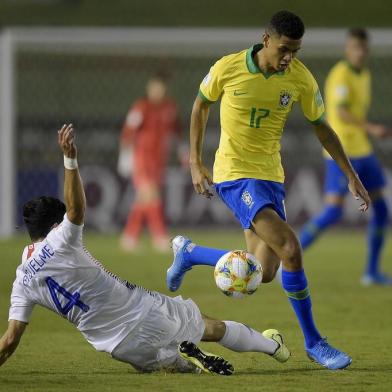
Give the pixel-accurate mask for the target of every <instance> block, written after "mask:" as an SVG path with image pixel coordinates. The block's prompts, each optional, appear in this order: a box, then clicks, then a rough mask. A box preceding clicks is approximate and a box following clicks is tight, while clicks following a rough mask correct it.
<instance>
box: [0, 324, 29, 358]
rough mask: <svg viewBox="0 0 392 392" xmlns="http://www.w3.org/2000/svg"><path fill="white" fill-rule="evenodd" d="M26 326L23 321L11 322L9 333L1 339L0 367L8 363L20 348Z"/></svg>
mask: <svg viewBox="0 0 392 392" xmlns="http://www.w3.org/2000/svg"><path fill="white" fill-rule="evenodd" d="M26 325H27V324H26V323H23V322H21V321H16V320H10V321H9V323H8V328H7V331H6V332H5V333H4V335H3V336H2V338H1V339H0V366H1V365H2V364H3V363H4V362H5V361H7V359H8V358H9V357H10V356H11V355H12V354H13V352H14V351H15V350H16V348H17V347H18V344H19V342H20V339H21V337H22V335H23V333H24V331H25V329H26Z"/></svg>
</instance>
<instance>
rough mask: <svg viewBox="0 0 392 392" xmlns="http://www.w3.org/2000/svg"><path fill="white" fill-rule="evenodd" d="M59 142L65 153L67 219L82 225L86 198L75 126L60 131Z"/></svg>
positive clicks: (64, 126)
mask: <svg viewBox="0 0 392 392" xmlns="http://www.w3.org/2000/svg"><path fill="white" fill-rule="evenodd" d="M58 142H59V145H60V148H61V149H62V151H63V153H64V167H65V169H64V200H65V205H66V207H67V217H68V219H69V220H70V221H71V222H72V223H73V224H75V225H79V226H80V225H82V224H83V221H84V212H85V210H86V196H85V194H84V189H83V183H82V179H81V177H80V174H79V169H78V163H77V150H76V145H75V134H74V130H73V125H72V124H68V125H63V127H62V128H61V129H60V130H59V131H58Z"/></svg>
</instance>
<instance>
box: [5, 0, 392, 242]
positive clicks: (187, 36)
mask: <svg viewBox="0 0 392 392" xmlns="http://www.w3.org/2000/svg"><path fill="white" fill-rule="evenodd" d="M280 3H281V4H280ZM365 3H366V2H364V3H363V4H365ZM111 4H112V5H111V6H110V7H105V6H103V3H102V2H97V1H35V2H34V4H32V2H29V1H23V0H20V1H18V2H11V1H3V2H2V3H1V4H0V23H1V24H3V26H4V29H3V32H2V41H3V45H2V46H3V53H4V47H5V46H6V45H7V44H4V42H5V41H7V43H8V45H10V44H9V42H11V41H12V44H11V46H12V49H11V51H12V52H13V57H12V60H11V61H12V65H11V67H12V80H13V87H11V95H9V94H8V93H4V92H5V86H4V84H6V83H7V80H9V78H8V79H7V76H5V78H6V80H4V76H3V78H2V81H3V89H2V97H3V104H4V103H5V105H6V109H5V110H6V113H5V115H8V114H9V111H8V112H7V110H8V109H7V108H8V106H7V105H9V102H10V101H12V102H13V107H14V116H13V118H12V119H11V120H10V121H11V122H12V126H11V127H12V128H13V138H14V141H13V145H14V149H13V151H14V153H15V155H14V158H13V160H14V164H13V165H12V170H13V173H12V174H11V175H10V176H12V178H14V179H15V181H14V182H11V183H5V184H11V185H9V186H6V185H3V187H2V188H3V192H8V189H7V188H10V187H11V189H15V198H16V199H17V203H16V204H15V203H14V202H13V199H12V203H11V204H12V205H15V207H16V208H15V211H14V212H13V214H14V216H15V219H14V220H13V222H15V224H20V223H21V217H20V209H21V205H22V204H23V203H24V202H25V201H26V200H27V199H29V198H31V197H34V196H38V195H41V194H42V193H45V192H46V193H48V192H49V193H50V194H52V195H55V196H56V195H58V194H61V192H62V190H61V182H62V178H61V170H60V172H59V170H58V169H59V166H60V167H61V165H60V162H59V157H58V154H57V146H56V145H54V144H53V143H52V137H51V135H53V131H54V130H55V129H57V127H58V125H59V124H60V123H63V122H67V121H72V122H73V123H74V124H75V125H76V128H77V132H78V140H79V145H80V149H81V152H82V154H83V155H82V157H81V163H82V168H83V176H84V180H85V183H86V190H87V196H88V203H89V210H88V211H89V212H88V216H87V223H88V226H89V227H90V228H94V229H96V230H99V231H103V232H116V231H118V230H119V229H120V227H121V226H122V224H123V222H124V219H125V216H126V212H127V209H128V206H129V202H130V201H131V200H132V197H133V190H132V187H130V186H128V182H127V181H124V180H122V179H121V178H119V177H118V175H117V174H116V162H117V154H118V138H119V133H120V131H121V127H122V123H123V121H124V118H125V114H126V112H127V109H128V107H129V105H130V104H131V103H132V102H133V101H134V100H135V99H136V98H138V97H140V96H141V95H142V94H143V93H144V86H145V83H146V80H147V78H148V77H149V76H151V75H152V74H154V73H157V72H161V73H162V72H163V73H165V74H167V76H168V77H169V83H170V93H171V95H172V96H173V97H174V98H175V100H176V101H177V103H178V105H179V108H180V112H181V117H182V122H183V129H184V135H185V138H187V134H188V124H189V117H190V111H191V107H192V102H193V99H194V97H195V94H196V92H197V90H198V85H199V83H200V80H201V79H202V78H203V76H204V75H205V74H206V73H207V72H208V69H209V67H210V66H211V65H212V64H213V63H214V62H215V61H216V59H217V58H219V57H220V56H222V55H224V54H226V53H230V52H233V51H238V50H241V49H243V48H245V47H248V46H250V45H251V44H252V43H254V42H255V41H256V40H257V39H258V38H259V36H260V34H261V31H262V26H263V23H264V22H265V18H266V15H270V13H272V12H273V9H277V8H279V7H280V6H282V7H283V6H290V7H291V9H293V10H294V11H298V12H300V13H301V15H303V18H304V20H305V23H306V25H307V27H308V28H309V31H308V34H307V36H306V39H308V40H309V39H312V41H311V42H309V43H307V41H306V40H305V43H304V49H303V50H302V53H301V55H300V58H301V59H302V60H303V61H304V62H305V63H306V64H307V65H308V66H309V67H310V69H311V70H312V72H313V73H314V74H315V76H316V78H317V80H318V81H319V84H320V87H321V88H322V87H323V84H324V80H325V76H326V74H327V72H328V70H329V69H330V67H331V66H332V65H333V64H334V63H335V62H336V61H337V60H338V59H339V58H340V56H341V54H342V44H343V39H344V30H342V29H336V28H337V27H338V26H340V27H342V26H343V25H346V26H353V25H366V26H371V27H375V28H376V29H373V30H372V31H373V38H375V37H376V39H373V46H374V48H373V56H372V58H371V62H370V66H371V68H372V71H373V74H374V82H373V91H374V93H373V105H372V108H371V113H370V118H372V119H373V120H376V121H380V122H385V123H386V124H391V122H392V121H391V115H390V113H391V111H390V104H389V103H390V102H392V90H391V89H390V88H389V87H388V85H389V83H390V75H391V71H392V65H391V59H392V50H390V49H391V45H392V30H391V31H389V30H387V29H385V28H386V27H388V23H389V22H388V21H387V20H385V19H383V18H384V15H386V13H387V10H388V7H387V6H386V5H385V3H383V2H373V3H372V4H373V5H375V4H377V5H378V6H377V7H374V6H373V7H371V8H369V7H365V6H363V7H362V5H363V4H362V3H361V4H360V5H357V4H355V2H344V3H342V2H336V1H332V2H329V3H328V4H325V9H323V12H322V15H320V13H319V12H315V7H314V6H311V2H308V1H299V2H295V4H294V3H293V2H290V1H288V2H284V1H281V2H277V3H276V4H275V3H274V5H273V6H272V5H271V4H270V3H269V2H256V1H247V6H246V7H243V8H240V9H238V7H237V6H236V4H237V2H234V1H215V2H214V3H213V6H212V3H211V4H210V3H208V2H205V1H201V2H198V3H197V6H196V5H195V4H193V3H190V4H189V7H186V9H185V8H184V6H182V5H181V2H179V1H174V0H173V1H163V2H151V1H147V2H125V1H115V2H112V3H111ZM354 4H355V13H352V12H349V10H351V9H352V6H354ZM361 7H362V8H361ZM259 9H260V10H259ZM150 10H154V11H153V12H151V11H150ZM174 10H176V12H174ZM221 10H224V15H223V14H222V12H221ZM174 14H175V15H174ZM190 15H192V17H190ZM259 15H260V17H259ZM343 15H344V18H343ZM259 19H260V20H259ZM72 25H77V26H78V27H77V28H75V27H71V26H72ZM143 25H144V28H143V27H142V28H140V27H141V26H143ZM203 25H205V27H200V26H203ZM26 26H29V27H26ZM43 26H45V28H43ZM48 26H50V27H49V28H48ZM56 26H57V27H56ZM103 26H105V27H103ZM120 26H121V27H120ZM135 26H139V28H135ZM145 26H151V27H149V28H146V27H145ZM158 26H159V27H158ZM162 26H164V27H162ZM228 26H233V27H232V28H228ZM165 27H166V28H165ZM245 27H246V28H245ZM250 27H251V28H250ZM312 28H313V29H312ZM330 28H334V30H331V29H330ZM377 28H378V29H377ZM380 28H383V29H382V30H380ZM378 36H381V37H382V38H383V39H381V40H380V39H377V37H378ZM10 37H11V38H10ZM4 58H6V56H4V55H3V56H2V59H3V60H4ZM0 64H2V65H0V68H1V67H3V68H5V65H4V61H2V63H0ZM3 75H5V73H4V71H3ZM7 94H8V95H7ZM3 113H4V110H3ZM3 117H5V116H4V115H3ZM3 140H5V139H3ZM218 141H219V108H218V105H215V107H214V108H213V110H212V115H211V116H210V120H209V123H208V130H207V134H206V149H205V159H206V161H207V163H208V164H209V165H210V166H211V163H212V161H213V156H214V151H215V149H216V147H217V145H218ZM5 144H6V142H3V148H7V147H6V146H5ZM375 145H376V148H377V150H378V153H379V155H380V157H381V160H382V161H383V163H384V164H385V165H386V167H387V172H388V174H389V171H388V167H391V163H392V154H391V152H392V141H391V140H387V141H383V142H382V143H380V142H379V141H376V142H375ZM2 158H3V159H5V155H4V154H3V155H2ZM283 159H284V163H285V168H286V175H287V181H286V185H287V200H286V206H287V211H288V216H289V219H290V221H291V222H292V223H293V224H295V225H298V224H301V223H303V222H304V221H305V219H307V218H308V217H309V216H310V215H312V214H314V213H315V212H317V211H318V210H319V209H320V208H321V202H322V199H321V184H322V174H323V162H322V159H320V147H319V145H318V143H317V141H316V139H315V137H314V136H313V134H312V131H311V127H310V126H309V124H307V123H306V121H305V119H304V117H303V115H302V114H301V112H300V111H299V110H298V108H297V110H295V112H294V114H293V115H292V116H291V117H290V118H289V121H288V123H287V126H286V131H285V136H284V139H283ZM2 168H3V169H2V170H3V171H2V173H3V174H2V176H3V178H4V177H5V176H8V175H9V174H4V165H3V166H2ZM0 177H1V175H0ZM6 189H7V190H6ZM1 194H2V193H1V192H0V195H1ZM3 195H4V193H3ZM8 195H9V192H8ZM309 195H312V196H311V197H309ZM387 198H388V199H389V200H390V201H391V202H392V191H391V188H389V189H388V194H387ZM0 199H1V196H0ZM2 205H3V206H4V203H2ZM10 208H11V207H7V208H6V209H5V212H4V209H3V210H0V211H2V212H3V214H9V213H10ZM165 211H166V216H167V220H168V222H169V224H170V225H171V226H172V227H174V226H179V225H180V226H194V225H197V224H202V225H217V226H219V225H222V224H227V225H231V226H233V227H237V226H236V223H235V221H234V219H233V217H232V215H231V214H230V212H228V211H227V210H226V208H225V207H224V206H223V204H222V203H221V202H220V201H219V200H214V201H213V202H212V203H211V202H208V201H207V200H202V199H201V198H198V197H197V196H196V195H195V194H193V192H192V187H191V184H190V176H189V173H187V172H184V171H183V170H181V169H179V168H178V166H176V165H175V162H174V161H172V162H171V165H170V168H169V170H168V174H167V180H166V184H165ZM0 215H1V214H0ZM364 220H366V216H363V215H362V216H361V214H358V212H357V211H356V205H355V204H354V203H348V208H347V210H346V212H345V223H346V224H349V225H358V224H362V223H363V222H364ZM0 221H2V220H1V219H0ZM3 222H4V221H3ZM8 226H10V225H8ZM0 232H2V233H3V234H7V233H8V234H10V230H8V232H7V229H6V228H4V223H3V225H2V230H0Z"/></svg>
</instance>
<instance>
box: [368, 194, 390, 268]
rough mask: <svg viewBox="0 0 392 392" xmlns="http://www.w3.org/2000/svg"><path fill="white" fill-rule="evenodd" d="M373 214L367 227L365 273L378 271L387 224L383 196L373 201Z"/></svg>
mask: <svg viewBox="0 0 392 392" xmlns="http://www.w3.org/2000/svg"><path fill="white" fill-rule="evenodd" d="M372 206H373V215H372V218H371V220H370V222H369V228H368V259H367V266H366V273H367V274H371V275H373V274H377V273H379V264H380V255H381V250H382V248H383V245H384V238H385V229H386V226H387V224H388V206H387V203H386V202H385V200H384V199H383V198H381V199H377V200H376V201H374V202H373V204H372Z"/></svg>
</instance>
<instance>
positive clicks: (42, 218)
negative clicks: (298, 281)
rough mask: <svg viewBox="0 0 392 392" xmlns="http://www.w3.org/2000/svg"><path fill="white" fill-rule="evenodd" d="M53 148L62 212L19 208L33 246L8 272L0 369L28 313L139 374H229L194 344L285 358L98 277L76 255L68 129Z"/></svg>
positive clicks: (271, 334)
mask: <svg viewBox="0 0 392 392" xmlns="http://www.w3.org/2000/svg"><path fill="white" fill-rule="evenodd" d="M58 142H59V145H60V147H61V149H62V151H63V153H64V167H65V177H64V199H65V205H64V203H62V202H61V201H60V200H58V199H54V198H51V197H40V198H38V199H34V200H31V201H29V202H27V203H26V204H25V206H24V208H23V218H24V221H25V224H26V226H27V230H28V232H29V235H30V237H31V239H32V241H33V242H34V243H33V244H32V245H29V246H27V247H26V248H25V250H24V252H23V256H22V263H21V264H20V265H19V267H18V268H17V271H16V279H15V281H14V284H13V289H12V294H11V307H10V312H9V325H8V329H7V331H6V332H5V334H4V335H3V337H2V338H1V339H0V366H1V365H2V364H3V363H4V362H5V361H6V360H7V359H8V358H9V357H10V356H11V355H12V353H13V352H14V351H15V349H16V347H17V346H18V344H19V341H20V339H21V337H22V335H23V333H24V331H25V328H26V325H27V324H28V322H29V320H30V316H31V313H32V311H33V308H34V306H35V305H41V306H44V307H46V308H48V309H50V310H52V311H54V312H56V313H58V314H59V315H61V316H62V317H64V318H66V319H67V320H68V321H70V322H71V323H72V324H74V325H75V326H76V328H77V329H78V330H79V331H80V332H81V333H82V334H83V336H84V337H85V338H86V340H87V341H88V342H89V343H91V344H92V345H93V346H94V347H95V349H96V350H98V351H104V352H107V353H109V354H111V355H112V357H113V358H115V359H117V360H119V361H123V362H127V363H129V364H131V365H132V366H133V367H134V368H135V369H137V370H139V371H145V372H151V371H155V370H162V369H164V370H171V371H179V372H200V370H203V371H205V372H209V373H217V374H222V375H230V374H231V373H232V372H233V371H234V369H233V367H232V366H231V365H230V364H229V363H228V362H226V361H225V360H224V359H223V358H221V357H218V356H215V355H213V354H209V353H205V352H203V351H202V350H200V349H199V348H198V347H197V346H196V344H197V343H199V341H200V340H203V341H210V342H218V343H219V344H221V345H223V346H225V347H226V348H229V349H231V350H233V351H237V352H245V351H253V352H264V353H267V354H269V355H271V356H272V357H273V358H275V359H276V360H277V361H279V362H285V361H287V360H288V358H289V356H290V352H289V351H288V349H287V347H286V346H285V345H284V343H283V339H282V336H281V335H280V333H279V332H278V331H276V330H273V329H269V330H267V331H264V332H263V334H261V333H259V332H257V331H255V330H253V329H252V328H250V327H248V326H246V325H244V324H241V323H237V322H234V321H218V320H213V319H210V318H207V317H205V316H203V315H202V314H201V313H200V310H199V308H198V307H197V305H196V304H195V303H194V302H193V301H192V300H190V299H188V300H184V299H182V297H176V298H171V297H168V296H165V295H162V294H160V293H157V292H151V291H148V290H145V289H143V288H142V287H140V286H137V285H134V284H130V283H129V282H127V281H125V280H121V279H119V278H118V277H117V276H115V275H114V274H112V273H110V272H109V271H107V270H105V269H104V267H103V266H102V265H101V264H100V263H99V262H98V261H96V260H95V259H94V258H93V257H92V256H91V255H90V253H89V252H88V251H87V250H86V249H85V248H84V247H83V242H82V233H83V221H84V212H85V207H86V202H85V194H84V190H83V185H82V181H81V178H80V175H79V170H78V164H77V160H76V147H75V142H74V132H73V127H72V124H70V125H64V126H63V127H62V128H61V129H60V130H59V131H58Z"/></svg>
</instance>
